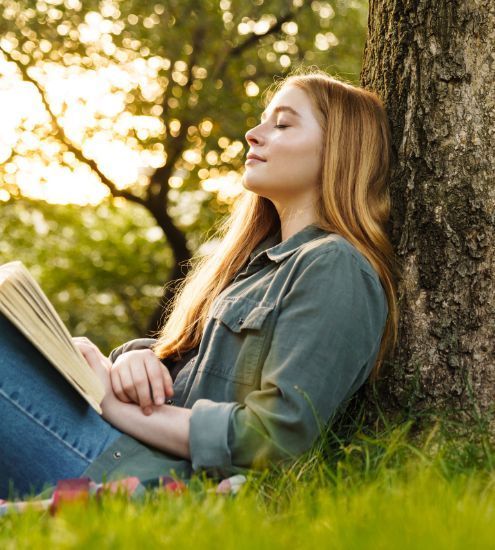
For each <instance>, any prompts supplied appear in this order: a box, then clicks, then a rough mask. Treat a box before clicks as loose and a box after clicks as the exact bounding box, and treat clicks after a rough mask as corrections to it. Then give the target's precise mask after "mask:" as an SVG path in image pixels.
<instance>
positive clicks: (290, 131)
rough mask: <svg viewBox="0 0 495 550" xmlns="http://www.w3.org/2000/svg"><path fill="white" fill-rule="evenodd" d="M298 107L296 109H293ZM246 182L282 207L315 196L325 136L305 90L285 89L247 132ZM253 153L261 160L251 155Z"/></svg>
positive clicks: (245, 184)
mask: <svg viewBox="0 0 495 550" xmlns="http://www.w3.org/2000/svg"><path fill="white" fill-rule="evenodd" d="M292 111H294V112H292ZM246 141H247V142H248V144H249V146H250V148H249V151H248V153H247V158H246V163H245V172H244V175H243V178H242V181H243V185H244V186H245V187H246V188H247V189H249V190H250V191H253V192H254V193H257V194H258V195H261V196H263V197H266V198H268V199H271V200H273V201H274V202H275V203H279V204H280V205H289V204H301V200H303V201H304V199H305V198H308V199H309V198H312V197H313V198H314V196H315V192H316V189H317V186H318V185H319V184H320V182H319V173H320V162H321V159H320V152H321V148H322V144H323V135H322V131H321V128H320V125H319V123H318V121H317V119H316V117H315V115H314V113H313V110H312V105H311V102H310V99H309V97H308V96H307V95H306V93H305V92H304V91H303V90H301V89H299V88H296V87H295V86H290V85H286V86H284V87H282V88H281V89H280V90H279V91H278V92H277V93H276V94H275V96H274V97H273V98H272V100H271V101H270V104H269V105H268V107H267V108H266V110H265V112H264V113H263V114H262V116H261V123H260V124H258V126H255V127H254V128H252V129H251V130H249V131H248V132H247V133H246ZM250 154H255V155H257V156H259V157H261V158H263V159H264V160H263V161H259V160H251V159H249V155H250Z"/></svg>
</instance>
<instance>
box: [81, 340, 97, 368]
mask: <svg viewBox="0 0 495 550" xmlns="http://www.w3.org/2000/svg"><path fill="white" fill-rule="evenodd" d="M79 350H80V352H81V353H82V356H83V357H84V359H86V362H87V363H89V365H90V366H94V365H96V363H97V362H98V361H99V360H100V358H99V356H98V354H97V353H96V351H95V350H94V349H93V348H91V347H89V346H87V345H82V346H79Z"/></svg>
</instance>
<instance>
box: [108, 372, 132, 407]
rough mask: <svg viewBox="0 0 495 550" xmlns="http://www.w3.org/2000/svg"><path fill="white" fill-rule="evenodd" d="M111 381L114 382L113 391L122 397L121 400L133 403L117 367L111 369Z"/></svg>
mask: <svg viewBox="0 0 495 550" xmlns="http://www.w3.org/2000/svg"><path fill="white" fill-rule="evenodd" d="M110 381H111V382H112V389H113V393H114V394H115V395H116V396H117V397H118V398H119V399H120V401H123V402H124V403H132V401H131V400H130V399H129V398H128V397H127V395H126V393H125V391H124V388H123V387H122V382H121V380H120V376H119V373H118V371H117V370H116V369H111V370H110Z"/></svg>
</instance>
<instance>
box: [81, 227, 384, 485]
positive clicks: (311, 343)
mask: <svg viewBox="0 0 495 550" xmlns="http://www.w3.org/2000/svg"><path fill="white" fill-rule="evenodd" d="M280 241H281V234H280V230H279V231H278V232H277V233H276V234H275V235H272V236H270V237H268V238H267V239H265V240H264V241H262V242H261V243H260V244H259V245H258V246H257V248H256V249H255V250H254V251H253V253H252V254H251V256H250V258H249V261H248V262H247V263H246V265H245V266H243V268H242V269H241V270H240V271H239V272H238V273H237V274H236V276H235V278H234V280H233V281H232V283H231V284H230V285H229V286H228V287H227V288H226V289H225V290H224V291H223V292H222V293H221V294H220V295H219V296H218V297H217V298H216V300H215V301H214V303H213V306H212V308H211V310H210V312H209V316H208V319H207V323H206V326H205V330H204V333H203V337H202V339H201V343H200V345H199V347H198V348H197V349H196V350H193V351H194V353H192V354H190V355H192V356H186V357H185V359H186V361H185V362H184V364H183V365H181V368H180V370H179V371H178V373H177V374H176V377H175V380H174V401H175V404H176V405H177V406H181V407H187V408H190V409H191V419H190V435H189V447H190V453H191V460H190V461H189V460H185V459H181V458H177V457H174V456H172V455H169V454H167V453H164V452H162V451H159V450H157V449H154V448H152V447H150V446H148V445H145V444H144V443H142V442H140V441H138V440H136V439H134V438H132V437H131V436H129V435H127V434H124V435H122V436H121V437H120V438H118V439H117V440H116V441H115V442H114V444H112V445H111V446H110V447H109V448H108V449H107V450H106V451H104V452H103V454H102V455H100V456H99V457H98V458H96V459H95V460H94V461H93V463H92V464H91V465H90V466H89V467H88V468H87V469H86V471H85V472H84V474H83V475H88V476H90V477H92V478H93V479H94V480H95V481H101V480H102V477H103V476H104V475H105V476H106V479H115V478H117V477H120V476H127V475H137V476H139V477H140V478H142V479H151V478H154V477H157V476H159V475H167V474H170V473H173V471H175V473H176V474H178V475H180V476H181V477H190V475H191V474H192V473H193V472H199V471H206V472H207V473H208V474H213V475H217V476H224V477H226V476H229V475H233V474H235V473H239V472H245V471H246V469H251V468H255V469H257V468H263V467H265V466H267V465H269V464H270V463H274V462H279V461H283V460H285V459H291V458H296V457H297V456H298V455H300V454H302V453H303V452H304V451H306V450H308V449H309V448H310V447H311V446H312V444H313V443H314V442H315V440H316V439H317V437H318V435H319V434H320V433H321V430H322V428H323V427H325V426H326V425H328V423H329V422H330V421H331V419H332V418H333V417H334V415H335V414H336V413H337V412H338V411H339V410H341V409H342V407H343V406H344V405H345V404H346V402H347V401H348V399H349V398H350V397H351V396H352V394H353V393H354V392H355V391H356V390H357V389H358V388H359V387H360V386H361V385H362V384H363V383H364V382H365V381H366V379H367V378H368V375H369V374H370V372H371V369H372V367H373V364H374V362H375V359H376V356H377V354H378V350H379V346H380V341H381V337H382V334H383V330H384V327H385V321H386V317H387V312H388V308H387V300H386V295H385V292H384V290H383V287H382V285H381V283H380V280H379V278H378V275H377V273H376V271H375V270H374V269H373V268H372V266H371V264H370V263H369V262H368V260H367V259H366V258H365V257H364V256H363V255H362V254H361V253H360V252H359V251H358V250H357V249H356V248H355V247H354V246H353V245H351V244H350V243H349V242H348V241H347V240H346V239H344V238H343V237H341V236H339V235H335V234H330V233H328V232H326V231H324V230H322V229H320V228H318V227H317V226H316V225H314V224H311V225H308V226H306V227H305V228H303V229H302V230H300V231H298V232H297V233H295V234H293V235H292V236H291V237H289V238H288V239H286V240H285V241H283V242H280ZM152 342H153V340H152V339H148V338H145V339H137V340H132V341H131V342H129V343H127V344H124V345H122V346H120V347H119V348H117V349H116V350H113V351H112V353H111V355H110V357H111V359H112V360H114V359H115V357H116V356H117V355H118V354H119V353H123V352H125V351H127V350H129V349H138V348H142V347H149V346H150V344H151V343H152Z"/></svg>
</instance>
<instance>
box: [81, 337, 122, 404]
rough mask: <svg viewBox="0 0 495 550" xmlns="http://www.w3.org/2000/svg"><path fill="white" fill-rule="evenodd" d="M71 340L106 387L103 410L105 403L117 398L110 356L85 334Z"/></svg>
mask: <svg viewBox="0 0 495 550" xmlns="http://www.w3.org/2000/svg"><path fill="white" fill-rule="evenodd" d="M71 340H72V342H73V344H74V345H75V346H76V348H77V349H78V350H79V351H80V352H81V353H82V355H83V357H84V359H86V362H87V363H88V365H89V366H90V367H91V368H92V369H93V370H94V371H95V373H96V374H97V375H98V378H99V379H100V381H101V383H102V384H103V387H104V389H105V397H104V398H103V401H102V403H101V408H102V410H103V409H104V404H106V403H108V401H109V400H112V398H113V399H115V395H114V392H113V388H112V382H111V380H110V369H111V367H112V363H111V361H110V359H108V357H106V356H105V355H103V353H102V352H101V351H100V349H99V348H98V346H97V345H96V344H94V343H93V342H91V340H89V338H86V337H85V336H74V337H73V338H71Z"/></svg>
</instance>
